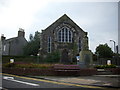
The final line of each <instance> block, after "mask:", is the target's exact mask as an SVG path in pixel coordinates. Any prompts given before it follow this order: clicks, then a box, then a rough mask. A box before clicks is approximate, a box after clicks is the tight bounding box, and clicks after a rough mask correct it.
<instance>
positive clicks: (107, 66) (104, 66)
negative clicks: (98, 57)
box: [95, 64, 116, 69]
mask: <svg viewBox="0 0 120 90" xmlns="http://www.w3.org/2000/svg"><path fill="white" fill-rule="evenodd" d="M95 68H97V69H105V68H116V65H113V64H111V65H97V66H95Z"/></svg>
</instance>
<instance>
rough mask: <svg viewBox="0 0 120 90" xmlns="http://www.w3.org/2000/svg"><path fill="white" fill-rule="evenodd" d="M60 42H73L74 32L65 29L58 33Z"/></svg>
mask: <svg viewBox="0 0 120 90" xmlns="http://www.w3.org/2000/svg"><path fill="white" fill-rule="evenodd" d="M58 41H59V42H72V32H71V31H70V29H69V28H67V27H63V28H62V29H60V30H59V31H58Z"/></svg>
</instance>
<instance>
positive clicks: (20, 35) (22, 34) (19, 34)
mask: <svg viewBox="0 0 120 90" xmlns="http://www.w3.org/2000/svg"><path fill="white" fill-rule="evenodd" d="M18 37H25V32H24V29H22V28H19V31H18Z"/></svg>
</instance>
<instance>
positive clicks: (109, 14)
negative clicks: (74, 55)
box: [0, 0, 118, 52]
mask: <svg viewBox="0 0 120 90" xmlns="http://www.w3.org/2000/svg"><path fill="white" fill-rule="evenodd" d="M88 1H89V2H88ZM104 1H107V2H104ZM64 14H67V15H68V16H69V17H70V18H71V19H72V20H73V21H74V22H75V23H76V24H77V25H78V26H79V27H80V28H82V29H83V30H84V31H85V32H88V37H89V48H90V50H92V52H95V49H96V47H97V46H98V45H99V44H105V43H107V44H108V45H109V47H111V48H112V50H114V49H113V48H114V46H113V42H110V40H114V41H115V42H116V45H117V44H118V0H91V1H90V0H84V1H82V0H72V1H70V0H57V1H55V0H0V34H4V36H5V37H6V38H7V39H8V38H12V37H16V36H17V34H18V30H19V28H23V29H24V30H25V37H26V39H27V40H29V35H30V34H34V33H35V32H36V31H39V32H41V30H44V29H45V28H47V27H48V26H49V25H51V24H52V23H53V22H54V21H56V20H57V19H58V18H60V17H61V16H62V15H64Z"/></svg>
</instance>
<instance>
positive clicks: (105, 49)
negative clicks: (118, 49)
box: [95, 44, 113, 58]
mask: <svg viewBox="0 0 120 90" xmlns="http://www.w3.org/2000/svg"><path fill="white" fill-rule="evenodd" d="M95 54H99V57H100V58H112V56H113V51H112V50H111V48H110V47H109V46H108V45H107V44H100V45H99V46H98V47H97V48H96V52H95Z"/></svg>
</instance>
